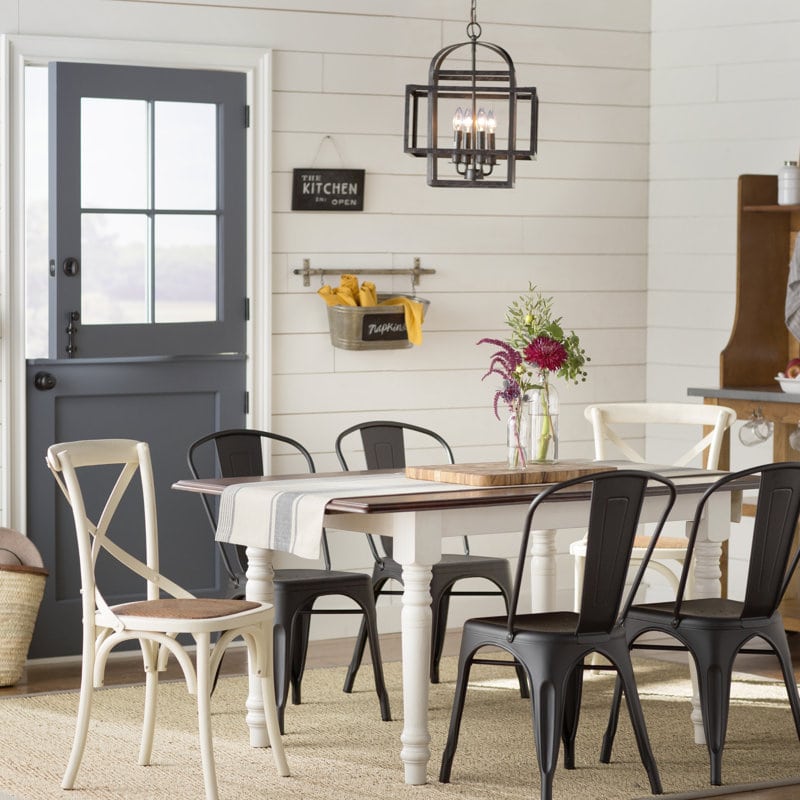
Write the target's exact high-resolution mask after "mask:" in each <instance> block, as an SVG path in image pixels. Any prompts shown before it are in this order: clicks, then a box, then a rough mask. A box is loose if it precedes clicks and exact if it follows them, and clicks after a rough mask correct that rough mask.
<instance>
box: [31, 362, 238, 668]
mask: <svg viewBox="0 0 800 800" xmlns="http://www.w3.org/2000/svg"><path fill="white" fill-rule="evenodd" d="M153 366H154V365H153V364H152V363H150V362H148V361H128V362H123V361H115V362H111V363H109V362H106V361H100V360H98V361H97V362H95V363H92V362H91V361H87V362H82V361H81V360H79V359H73V360H71V361H51V360H45V359H42V360H35V361H31V362H30V363H29V364H28V385H29V386H33V381H34V379H35V376H36V375H37V374H39V373H47V374H49V375H51V376H52V378H53V379H54V380H55V386H54V388H52V389H49V390H47V389H46V390H36V389H33V390H32V391H29V392H28V418H29V420H36V421H37V422H36V423H35V424H31V425H29V426H28V453H29V455H30V467H29V472H30V483H29V485H30V486H31V488H32V491H31V493H30V499H29V511H28V535H29V536H30V537H31V539H32V540H33V541H34V543H35V544H36V546H37V547H38V548H39V551H40V552H41V554H42V557H43V559H44V562H45V564H46V565H47V568H48V569H49V571H50V576H49V578H48V580H47V584H46V589H45V596H44V599H43V601H42V608H41V611H40V614H39V620H38V622H37V626H36V631H35V635H34V639H33V643H32V645H31V651H30V655H31V657H32V658H38V657H43V656H52V655H71V654H75V653H79V652H80V645H81V640H80V629H81V626H80V576H79V575H78V572H77V569H76V566H77V551H76V543H75V528H74V524H73V521H72V514H71V511H70V509H69V506H68V505H67V503H66V500H65V499H64V497H63V496H62V495H61V491H60V490H59V489H58V486H57V484H56V482H55V480H54V479H53V476H52V475H51V474H50V472H49V470H48V469H47V467H46V466H45V462H44V453H45V451H46V450H47V448H48V447H49V446H50V445H51V444H53V443H55V442H66V441H74V440H76V439H93V438H104V437H109V438H131V439H138V440H143V441H147V442H149V443H150V448H151V452H152V459H153V464H154V471H155V479H156V491H157V498H156V499H157V503H158V524H159V534H160V536H159V538H160V556H161V570H162V572H164V573H165V574H166V575H168V576H169V577H170V578H172V579H174V580H176V581H177V582H178V583H180V584H181V585H183V586H185V587H186V588H187V589H188V590H189V591H191V592H193V593H195V594H197V595H200V596H220V595H224V594H225V593H226V591H227V585H226V580H225V575H224V573H223V571H222V570H221V567H220V565H219V564H218V558H217V553H216V547H215V545H214V541H213V538H212V535H211V532H210V530H209V528H208V521H207V519H206V518H205V516H204V514H203V512H202V507H201V503H200V499H199V498H198V497H194V496H192V495H187V494H186V493H185V492H175V491H173V490H172V489H171V488H170V487H171V485H172V484H173V483H174V481H176V480H178V479H179V478H185V477H190V473H189V470H188V468H187V466H186V448H187V446H188V445H189V443H190V442H192V441H194V440H195V439H197V438H199V437H200V436H202V435H203V434H205V433H208V432H209V431H212V430H217V429H220V428H223V427H238V426H240V425H241V424H242V422H243V412H242V410H243V406H242V402H243V394H242V391H241V389H240V387H241V386H242V384H243V383H244V370H245V361H244V359H243V358H242V357H234V356H230V357H218V358H209V359H199V358H198V359H173V360H170V361H169V363H168V364H164V365H160V366H164V367H166V368H165V369H163V370H162V371H161V372H160V378H159V385H158V386H157V387H155V388H150V389H148V388H147V387H148V386H149V385H150V384H151V381H152V370H153ZM108 480H109V481H110V480H111V476H110V475H109V477H108ZM107 490H108V486H107V485H106V482H105V481H103V480H98V482H97V484H96V486H94V485H92V484H90V486H89V488H88V490H87V494H88V498H89V499H88V501H87V502H88V510H89V513H90V514H94V517H93V519H95V520H96V519H97V516H98V513H99V509H98V508H97V504H98V503H99V502H100V500H101V499H104V498H105V497H106V496H107ZM104 491H105V492H106V494H105V495H104V494H103V492H104ZM133 507H134V513H133V514H132V515H127V516H126V515H125V514H124V513H122V512H123V511H124V508H122V509H120V512H118V514H120V513H122V516H120V517H119V521H120V524H119V528H118V531H119V532H118V533H117V535H116V536H115V535H114V533H113V532H112V534H111V536H112V539H115V540H116V541H118V542H119V544H120V545H121V546H123V547H126V548H128V547H129V548H130V549H131V550H132V551H133V552H136V553H137V554H138V555H139V556H142V555H143V547H142V541H141V539H142V535H141V528H140V526H139V525H138V522H139V516H138V515H139V514H140V513H141V507H140V506H138V507H137V506H136V505H135V504H133ZM98 575H99V577H100V580H102V581H108V582H107V583H104V585H105V586H109V585H111V586H113V587H114V590H113V591H111V592H110V593H106V596H107V598H108V599H109V600H113V601H114V602H127V601H129V600H134V599H140V598H141V597H142V595H143V591H142V589H143V585H142V583H141V580H136V579H132V578H131V577H130V573H129V572H127V571H126V570H123V569H121V568H120V567H119V566H118V565H117V564H115V563H114V562H113V560H112V561H111V563H109V564H103V565H102V568H101V569H100V571H99V572H98Z"/></svg>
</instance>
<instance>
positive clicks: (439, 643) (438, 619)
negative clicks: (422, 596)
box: [429, 588, 450, 683]
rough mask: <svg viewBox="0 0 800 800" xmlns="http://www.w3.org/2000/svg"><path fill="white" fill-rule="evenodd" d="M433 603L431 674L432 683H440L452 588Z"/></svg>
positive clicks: (434, 599) (433, 599)
mask: <svg viewBox="0 0 800 800" xmlns="http://www.w3.org/2000/svg"><path fill="white" fill-rule="evenodd" d="M437 600H438V602H437ZM432 603H433V606H432V608H431V616H432V618H431V661H430V670H429V674H430V681H431V683H439V662H440V661H441V659H442V651H443V650H444V639H445V635H446V634H447V615H448V613H449V612H450V588H448V589H445V590H444V591H443V592H442V593H441V594H440V595H439V597H438V598H435V597H434V598H432Z"/></svg>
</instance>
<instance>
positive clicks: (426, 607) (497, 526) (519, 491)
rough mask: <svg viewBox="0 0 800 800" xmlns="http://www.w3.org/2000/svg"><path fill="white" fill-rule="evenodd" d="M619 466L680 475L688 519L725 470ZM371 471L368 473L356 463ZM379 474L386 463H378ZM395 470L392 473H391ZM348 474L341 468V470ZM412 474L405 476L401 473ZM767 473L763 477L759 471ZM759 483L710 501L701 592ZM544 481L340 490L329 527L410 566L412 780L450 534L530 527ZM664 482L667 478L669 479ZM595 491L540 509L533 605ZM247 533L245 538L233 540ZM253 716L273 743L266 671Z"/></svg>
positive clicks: (181, 486) (715, 574) (258, 576)
mask: <svg viewBox="0 0 800 800" xmlns="http://www.w3.org/2000/svg"><path fill="white" fill-rule="evenodd" d="M605 463H606V464H607V465H608V466H609V467H612V468H613V467H616V468H620V467H640V468H650V469H653V471H656V472H659V473H660V474H663V475H666V476H667V477H670V478H671V479H672V480H673V481H674V483H675V484H676V487H677V490H678V496H677V500H676V503H675V506H674V507H673V510H672V513H671V516H670V519H671V520H673V521H680V520H683V521H688V520H691V519H692V518H693V516H694V512H695V507H696V505H697V502H698V500H699V498H700V496H701V495H702V493H703V492H704V491H705V490H706V489H707V488H708V486H709V485H710V484H711V483H713V481H714V479H715V478H717V477H719V475H720V474H721V473H719V472H716V473H715V472H708V471H705V470H701V469H690V468H681V469H678V468H671V467H653V465H633V464H628V463H627V462H605ZM347 474H350V475H353V476H361V478H363V477H364V476H365V473H356V472H354V473H347ZM376 474H377V473H376ZM384 474H385V473H384ZM338 475H339V476H341V473H338ZM320 477H323V476H321V475H320V474H317V475H312V476H309V475H298V476H276V477H275V478H252V479H242V478H236V479H231V478H217V479H200V480H181V481H178V482H176V483H175V484H173V488H175V489H178V490H183V491H192V492H202V493H207V494H216V495H220V494H222V492H223V490H224V489H225V487H227V486H230V485H231V484H234V483H236V484H242V483H251V482H253V481H258V482H261V481H270V480H281V481H284V482H285V481H287V480H289V481H291V482H292V483H296V490H297V491H298V492H302V491H303V487H304V486H309V485H313V484H309V481H310V480H313V479H314V478H320ZM397 478H398V480H399V481H400V482H401V483H402V480H403V478H404V476H403V475H402V474H398V475H397ZM756 481H757V479H756ZM755 486H757V482H756V483H754V482H753V480H752V479H750V480H749V482H748V481H740V482H738V483H737V482H731V483H730V484H728V485H727V486H726V490H725V491H724V492H718V493H716V494H715V495H713V496H712V498H711V499H710V501H709V502H708V503H707V506H706V512H705V515H704V519H703V521H702V522H701V525H700V529H699V536H698V540H697V545H696V551H695V558H696V566H695V571H694V580H695V593H696V594H697V596H719V594H720V591H721V584H720V576H721V571H720V555H721V544H722V542H724V541H725V540H726V539H727V538H728V537H729V535H730V526H731V520H732V519H736V518H737V508H738V507H739V505H740V502H741V501H740V498H741V490H743V489H752V488H755ZM543 488H544V485H543V484H528V485H522V486H497V487H487V488H483V487H482V488H475V487H465V486H460V485H455V484H448V485H444V484H441V483H431V484H430V488H429V489H428V488H426V487H423V488H421V489H419V490H416V487H415V491H413V492H410V493H405V494H392V493H386V491H385V489H381V490H377V491H376V492H375V493H371V492H370V491H369V490H363V491H361V490H360V494H359V495H358V496H346V497H339V498H337V497H334V498H331V499H330V500H329V501H328V502H327V504H326V506H325V510H324V525H325V526H326V527H327V528H328V529H334V530H342V531H352V532H356V533H371V534H376V535H380V536H389V537H392V539H393V540H394V547H393V556H394V558H395V559H396V560H397V561H398V562H399V563H400V564H401V565H402V567H403V595H402V610H401V641H402V675H403V731H402V735H401V737H400V738H401V748H400V758H401V760H402V762H403V765H404V772H405V782H406V783H409V784H423V783H426V782H427V780H428V763H429V761H430V758H431V752H430V734H429V725H428V695H429V683H428V680H429V678H428V663H429V658H430V646H431V642H430V639H431V605H430V604H431V596H430V584H431V568H432V566H433V564H435V563H436V562H437V561H439V559H440V558H441V555H442V540H443V539H445V538H447V537H455V536H463V535H478V534H480V535H485V534H504V533H505V534H507V533H509V532H513V531H518V530H520V529H521V526H522V521H523V517H524V514H525V509H526V507H527V506H528V505H529V503H530V502H531V500H532V499H533V498H534V497H535V496H536V494H537V493H538V492H539V491H541V490H542V489H543ZM662 488H663V487H662ZM658 494H659V491H658V488H654V489H653V490H652V494H651V495H650V496H648V497H647V498H646V499H645V502H644V506H643V509H642V515H641V521H642V522H643V523H647V522H654V521H656V519H657V518H658V515H659V513H660V512H661V510H662V508H663V499H662V500H661V502H660V501H659V496H658ZM588 507H589V493H588V491H576V492H575V493H574V494H572V495H571V496H570V498H568V499H566V500H565V499H563V498H562V499H559V500H557V501H554V502H547V503H544V504H543V505H542V506H540V508H539V509H538V510H537V517H536V521H537V530H536V531H534V532H532V536H531V545H530V556H529V557H530V584H531V605H532V610H533V611H551V610H555V609H556V577H557V576H556V532H557V531H559V530H565V529H574V528H578V529H580V528H585V526H586V522H587V519H588ZM233 543H237V542H233ZM273 552H274V551H273V550H270V549H267V548H265V547H258V546H253V545H252V543H251V544H250V545H249V546H248V547H247V558H248V566H247V586H246V594H247V597H248V599H252V600H258V601H267V602H271V601H272V599H273V587H272V577H273V566H272V563H273ZM693 705H694V708H693V710H692V721H693V723H694V732H695V741H697V742H698V743H702V742H704V741H705V739H704V734H703V729H702V718H701V715H700V710H699V703H698V701H697V697H695V701H694V704H693ZM247 724H248V726H249V728H250V743H251V745H252V746H254V747H265V746H267V744H268V737H267V734H266V725H265V720H264V715H263V706H262V705H261V699H260V688H259V684H258V681H254V680H251V682H250V695H249V697H248V699H247Z"/></svg>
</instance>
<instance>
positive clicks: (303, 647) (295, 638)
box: [289, 605, 311, 706]
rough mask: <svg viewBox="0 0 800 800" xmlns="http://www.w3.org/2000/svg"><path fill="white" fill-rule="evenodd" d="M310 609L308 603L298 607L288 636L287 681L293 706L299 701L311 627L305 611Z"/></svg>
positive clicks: (308, 616) (309, 618) (298, 703)
mask: <svg viewBox="0 0 800 800" xmlns="http://www.w3.org/2000/svg"><path fill="white" fill-rule="evenodd" d="M310 610H311V606H310V605H309V606H306V607H304V608H301V609H300V611H299V612H298V613H297V616H295V618H294V622H293V623H292V633H291V636H290V638H289V647H290V649H291V660H290V663H291V673H290V676H289V681H290V683H291V686H292V705H294V706H299V705H300V702H301V694H300V687H301V684H302V682H303V673H304V672H305V668H306V653H307V652H308V635H309V630H310V628H311V617H310V615H309V614H308V613H307V612H309V611H310Z"/></svg>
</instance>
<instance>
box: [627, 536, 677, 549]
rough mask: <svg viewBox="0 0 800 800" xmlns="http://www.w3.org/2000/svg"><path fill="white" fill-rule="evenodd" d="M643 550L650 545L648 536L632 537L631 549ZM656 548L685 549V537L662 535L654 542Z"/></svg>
mask: <svg viewBox="0 0 800 800" xmlns="http://www.w3.org/2000/svg"><path fill="white" fill-rule="evenodd" d="M637 547H638V548H640V549H642V550H644V549H645V548H647V547H650V537H649V536H635V537H634V539H633V549H634V550H635V549H636V548H637ZM655 549H656V550H686V539H684V538H683V537H681V536H662V537H661V538H660V539H659V540H658V541H657V542H656V547H655Z"/></svg>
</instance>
